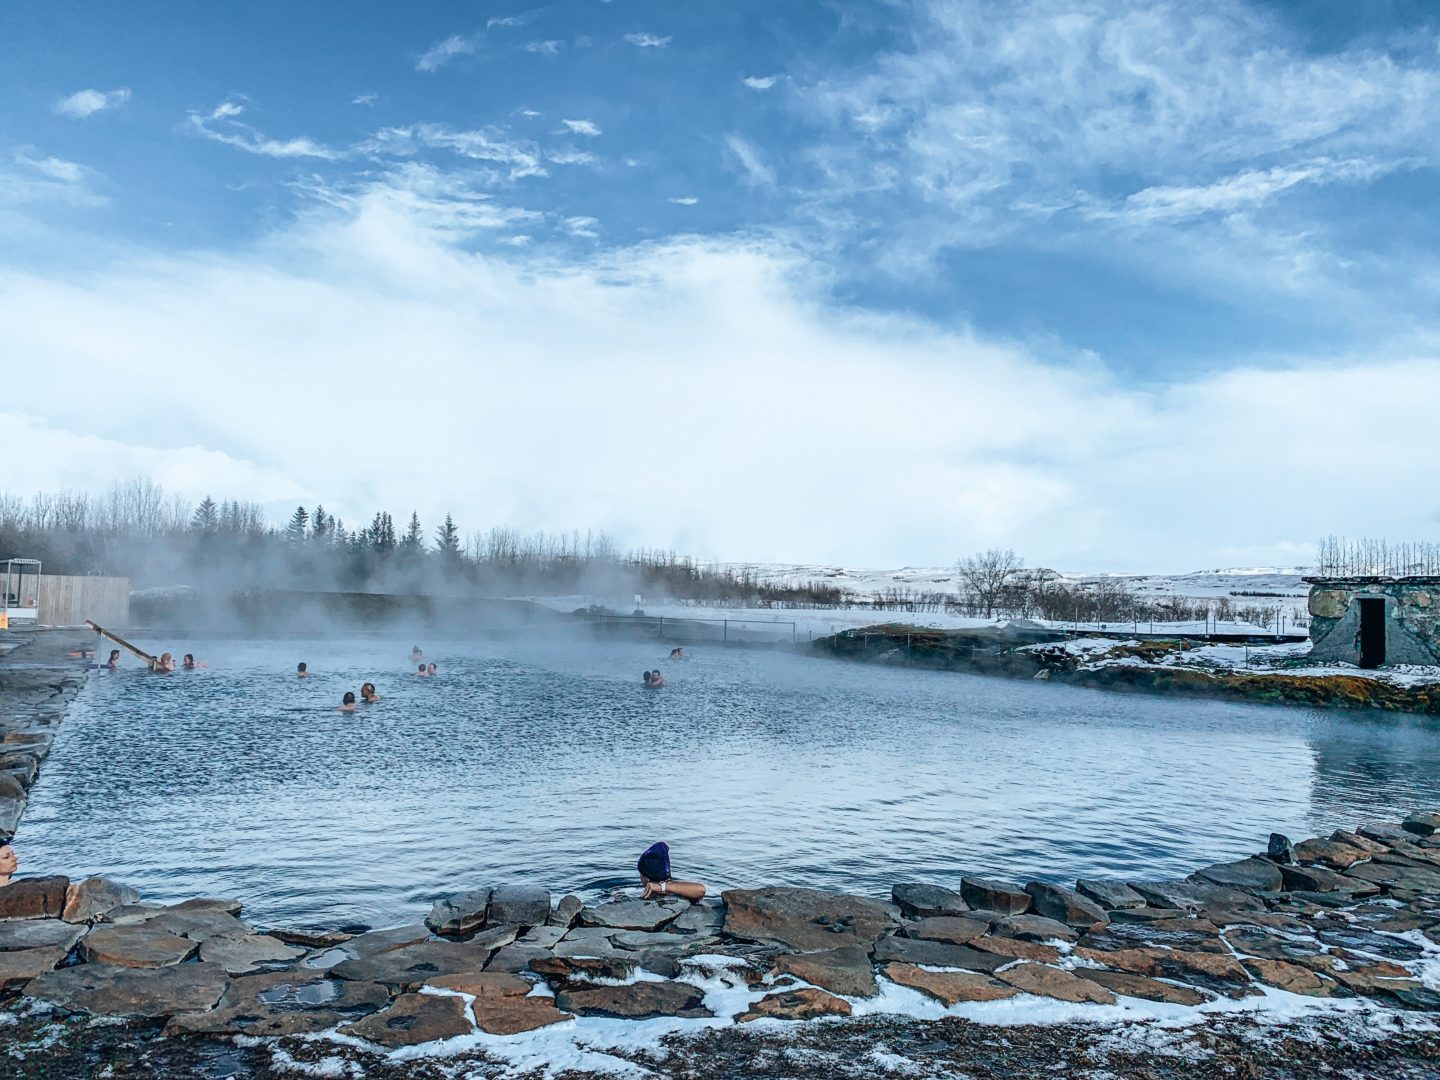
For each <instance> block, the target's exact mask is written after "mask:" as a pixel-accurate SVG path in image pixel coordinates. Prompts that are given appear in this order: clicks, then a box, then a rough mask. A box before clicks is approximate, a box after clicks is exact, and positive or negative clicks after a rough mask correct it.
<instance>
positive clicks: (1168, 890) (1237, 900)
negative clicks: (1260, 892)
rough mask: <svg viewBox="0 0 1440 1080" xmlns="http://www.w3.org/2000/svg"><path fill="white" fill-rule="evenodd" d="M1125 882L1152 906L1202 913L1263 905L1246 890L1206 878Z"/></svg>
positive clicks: (1253, 908)
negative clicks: (1228, 886) (1211, 881)
mask: <svg viewBox="0 0 1440 1080" xmlns="http://www.w3.org/2000/svg"><path fill="white" fill-rule="evenodd" d="M1277 872H1278V871H1277ZM1128 884H1129V885H1130V887H1131V888H1132V889H1134V890H1135V891H1136V892H1137V893H1139V894H1140V895H1141V896H1143V897H1144V898H1145V900H1146V901H1147V902H1148V903H1150V904H1153V905H1154V906H1155V907H1164V908H1181V909H1184V910H1188V911H1201V912H1203V911H1208V910H1212V909H1213V910H1216V911H1260V910H1263V909H1264V907H1265V904H1264V902H1263V901H1262V900H1260V899H1259V898H1257V897H1255V896H1252V895H1250V894H1249V893H1247V892H1242V891H1240V890H1239V889H1228V888H1223V887H1222V886H1219V885H1213V884H1211V883H1209V882H1205V881H1132V882H1129V883H1128Z"/></svg>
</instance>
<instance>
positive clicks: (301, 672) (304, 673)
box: [295, 660, 310, 679]
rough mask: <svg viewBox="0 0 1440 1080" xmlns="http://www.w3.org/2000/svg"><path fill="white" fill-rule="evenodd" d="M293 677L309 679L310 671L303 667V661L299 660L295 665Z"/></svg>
mask: <svg viewBox="0 0 1440 1080" xmlns="http://www.w3.org/2000/svg"><path fill="white" fill-rule="evenodd" d="M295 677H296V678H299V679H308V678H309V677H310V669H309V668H307V667H306V666H305V661H304V660H301V661H300V662H299V663H298V664H296V665H295Z"/></svg>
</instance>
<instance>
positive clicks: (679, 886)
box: [635, 840, 705, 904]
mask: <svg viewBox="0 0 1440 1080" xmlns="http://www.w3.org/2000/svg"><path fill="white" fill-rule="evenodd" d="M635 869H637V870H638V871H639V872H640V883H641V884H642V885H644V887H645V894H644V899H646V900H658V899H660V898H661V897H664V896H678V897H680V898H681V899H684V900H689V901H690V902H691V903H692V904H693V903H695V902H696V901H697V900H704V899H705V886H704V885H702V884H700V882H698V881H676V880H675V879H674V878H673V877H671V876H670V845H669V844H667V843H665V841H663V840H661V841H659V842H658V843H654V844H651V845H650V846H649V847H648V848H646V849H645V850H644V851H643V852H641V854H640V860H639V862H637V863H636V864H635Z"/></svg>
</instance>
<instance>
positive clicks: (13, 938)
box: [0, 919, 86, 952]
mask: <svg viewBox="0 0 1440 1080" xmlns="http://www.w3.org/2000/svg"><path fill="white" fill-rule="evenodd" d="M85 930H86V927H83V926H72V925H70V924H69V923H64V922H61V921H60V920H59V919H24V920H17V921H16V922H4V923H0V952H11V951H13V950H20V949H39V948H59V949H63V950H64V951H65V952H69V951H70V950H71V949H73V948H74V947H75V943H76V942H77V941H79V940H80V939H81V938H82V937H84V936H85Z"/></svg>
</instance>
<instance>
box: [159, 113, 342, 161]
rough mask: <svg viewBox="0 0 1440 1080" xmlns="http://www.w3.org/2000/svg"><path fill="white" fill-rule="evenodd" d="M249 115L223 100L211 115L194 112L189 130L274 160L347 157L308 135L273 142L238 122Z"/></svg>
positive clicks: (187, 122) (189, 120)
mask: <svg viewBox="0 0 1440 1080" xmlns="http://www.w3.org/2000/svg"><path fill="white" fill-rule="evenodd" d="M244 113H245V106H243V105H241V104H240V103H238V102H236V101H222V102H221V103H220V104H219V105H217V106H215V108H213V109H211V110H210V111H209V112H208V113H204V112H198V111H192V112H191V113H190V115H189V117H188V118H187V120H186V129H187V130H189V131H191V132H192V133H194V134H196V135H200V136H202V137H204V138H206V139H210V140H212V141H214V142H218V143H224V144H225V145H226V146H233V147H235V148H237V149H239V150H244V151H245V152H246V153H250V154H258V155H260V156H262V157H273V158H318V159H320V160H324V161H338V160H340V159H341V158H343V157H345V156H346V152H345V151H341V150H335V149H333V148H331V147H329V146H326V145H324V144H323V143H319V142H316V141H315V140H314V139H312V138H310V137H309V136H307V135H299V136H296V137H295V138H291V139H272V138H269V137H268V136H266V135H263V134H261V133H260V132H259V131H257V130H256V129H255V128H253V127H251V126H250V125H249V124H247V123H245V122H244V121H242V120H240V119H238V117H240V116H243V115H244Z"/></svg>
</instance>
